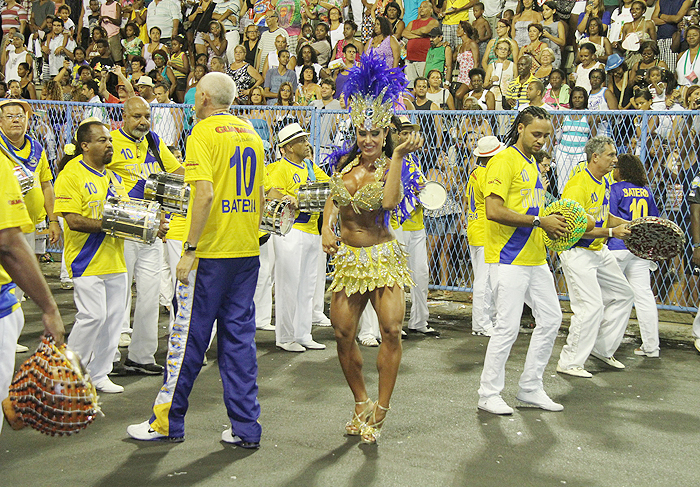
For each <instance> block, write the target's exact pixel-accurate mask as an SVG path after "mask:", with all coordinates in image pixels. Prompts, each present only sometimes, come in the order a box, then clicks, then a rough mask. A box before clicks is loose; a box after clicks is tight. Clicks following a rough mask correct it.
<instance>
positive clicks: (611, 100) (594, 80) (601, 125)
mask: <svg viewBox="0 0 700 487" xmlns="http://www.w3.org/2000/svg"><path fill="white" fill-rule="evenodd" d="M588 79H589V81H590V83H591V90H590V92H589V93H588V109H589V110H591V111H592V112H602V111H608V110H617V109H618V106H617V100H616V99H615V96H614V95H613V93H612V91H611V90H609V89H608V88H607V86H605V71H604V70H603V69H594V70H593V71H591V72H590V73H589V75H588ZM593 120H594V122H593V123H595V126H596V129H595V132H596V135H604V136H606V137H612V135H613V127H612V125H611V123H610V121H609V120H608V117H605V116H600V115H599V116H596V117H595V118H594V119H593Z"/></svg>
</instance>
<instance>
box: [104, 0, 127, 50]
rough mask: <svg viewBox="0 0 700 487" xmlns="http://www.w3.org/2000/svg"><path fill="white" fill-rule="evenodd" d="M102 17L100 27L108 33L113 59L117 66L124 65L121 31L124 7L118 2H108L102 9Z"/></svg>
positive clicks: (111, 0) (107, 0)
mask: <svg viewBox="0 0 700 487" xmlns="http://www.w3.org/2000/svg"><path fill="white" fill-rule="evenodd" d="M100 15H101V16H102V22H101V23H100V25H101V26H102V28H103V29H104V30H105V31H106V32H107V42H109V50H110V52H111V53H112V59H114V62H116V63H117V64H122V63H123V61H122V44H121V35H120V34H121V31H120V30H119V28H120V27H121V25H122V6H121V5H120V4H119V2H117V1H116V0H106V1H105V3H104V4H102V7H100Z"/></svg>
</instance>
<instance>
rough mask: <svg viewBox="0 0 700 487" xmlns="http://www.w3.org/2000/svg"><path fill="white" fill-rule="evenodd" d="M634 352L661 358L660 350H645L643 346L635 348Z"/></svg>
mask: <svg viewBox="0 0 700 487" xmlns="http://www.w3.org/2000/svg"><path fill="white" fill-rule="evenodd" d="M634 354H635V355H641V356H643V357H650V358H659V351H658V350H657V351H655V352H645V351H644V350H643V349H642V348H641V347H640V348H635V349H634Z"/></svg>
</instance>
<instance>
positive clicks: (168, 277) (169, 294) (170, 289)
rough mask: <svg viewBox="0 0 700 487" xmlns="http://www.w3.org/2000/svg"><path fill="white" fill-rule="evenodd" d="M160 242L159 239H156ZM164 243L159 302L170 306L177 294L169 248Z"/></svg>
mask: <svg viewBox="0 0 700 487" xmlns="http://www.w3.org/2000/svg"><path fill="white" fill-rule="evenodd" d="M156 243H158V241H156ZM162 245H163V260H162V261H161V264H160V297H159V300H158V302H159V303H160V305H161V306H165V307H170V305H171V303H172V300H173V296H174V295H175V287H174V286H173V276H172V274H171V273H170V262H168V250H167V248H166V246H165V242H162Z"/></svg>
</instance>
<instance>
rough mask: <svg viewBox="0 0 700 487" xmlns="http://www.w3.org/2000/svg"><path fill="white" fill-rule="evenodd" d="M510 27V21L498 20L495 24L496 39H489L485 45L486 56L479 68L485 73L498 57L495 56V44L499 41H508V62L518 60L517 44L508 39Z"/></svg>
mask: <svg viewBox="0 0 700 487" xmlns="http://www.w3.org/2000/svg"><path fill="white" fill-rule="evenodd" d="M510 26H511V23H510V21H509V20H506V19H500V20H499V21H498V22H496V37H494V38H493V39H491V40H490V41H489V43H488V44H486V51H485V52H486V54H485V55H484V57H483V59H482V61H481V67H482V68H484V71H486V70H487V69H488V66H489V64H491V63H492V62H494V61H495V60H496V58H497V57H498V56H497V54H496V44H498V42H499V41H500V40H501V39H503V40H506V41H508V44H509V45H510V49H509V51H508V52H509V54H508V57H507V59H508V61H510V62H515V61H514V60H515V59H518V52H519V49H520V48H519V47H518V43H517V42H515V41H514V40H513V39H512V38H511V37H510Z"/></svg>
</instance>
